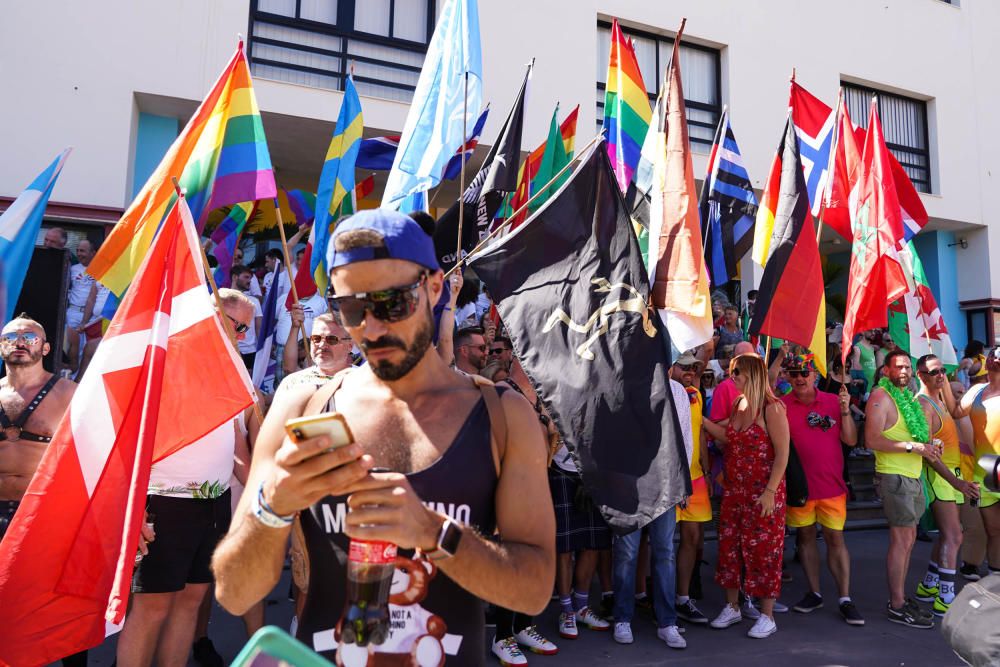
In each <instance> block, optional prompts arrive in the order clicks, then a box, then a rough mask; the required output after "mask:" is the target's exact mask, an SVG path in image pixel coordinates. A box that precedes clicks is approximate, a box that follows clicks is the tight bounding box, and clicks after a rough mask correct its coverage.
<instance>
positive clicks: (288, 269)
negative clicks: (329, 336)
mask: <svg viewBox="0 0 1000 667" xmlns="http://www.w3.org/2000/svg"><path fill="white" fill-rule="evenodd" d="M274 215H275V216H276V217H277V219H278V234H279V235H280V236H281V254H282V256H283V257H284V258H285V273H286V274H287V275H288V284H289V286H290V287H291V288H292V299H293V300H294V301H295V303H298V302H299V292H298V290H297V289H295V279H294V278H292V260H291V257H290V256H289V254H288V241H287V240H286V239H285V223H284V221H283V220H282V219H281V203H280V202H279V201H278V198H277V197H275V198H274ZM277 282H278V280H277V278H275V280H274V283H277ZM271 288H272V289H273V288H277V284H272V285H271ZM296 328H297V329H299V330H300V331H301V332H302V342H303V344H304V345H305V346H306V355H309V354H310V352H309V337H308V336H307V335H306V325H305V323H304V322H303V323H302V324H301V325H300V326H298V327H296ZM278 363H279V364H283V363H284V362H283V360H281V359H278Z"/></svg>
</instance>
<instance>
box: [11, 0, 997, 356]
mask: <svg viewBox="0 0 1000 667" xmlns="http://www.w3.org/2000/svg"><path fill="white" fill-rule="evenodd" d="M442 3H443V0H175V1H174V2H158V3H154V2H131V1H126V0H106V1H105V2H101V3H79V2H72V1H71V0H51V1H49V2H38V3H9V4H8V6H6V7H5V8H4V19H5V20H4V21H3V22H2V23H0V54H2V55H0V64H2V68H3V69H2V71H3V73H4V81H5V84H6V90H7V96H6V97H7V103H6V104H4V105H2V106H0V133H2V146H3V148H4V160H3V161H2V162H0V208H3V207H5V206H6V202H8V201H9V200H10V199H11V198H13V197H15V196H17V194H18V193H19V192H20V191H21V190H22V189H23V188H24V187H25V186H26V185H27V184H28V183H29V182H30V181H31V179H32V178H33V177H34V175H35V174H36V173H37V172H38V171H40V170H41V169H42V168H43V167H44V166H45V165H47V164H48V163H49V162H50V161H51V160H52V158H53V157H54V156H55V155H56V154H57V153H58V152H59V151H61V150H62V149H63V148H65V147H66V146H73V147H74V152H73V154H72V155H71V157H70V159H69V161H68V162H67V164H66V167H65V169H64V171H63V174H62V176H61V177H60V180H59V183H58V184H57V186H56V189H55V192H54V194H53V197H52V201H53V203H52V204H51V205H50V209H49V213H48V215H47V220H46V224H60V225H62V226H64V227H67V228H69V229H70V230H71V231H72V232H73V236H74V238H80V237H82V236H83V235H89V236H92V237H93V236H95V235H96V236H98V237H99V236H100V235H102V234H103V233H104V230H105V229H106V226H107V225H108V224H111V223H113V222H114V221H116V220H117V218H118V216H119V215H120V214H121V211H122V210H123V208H124V207H125V206H127V204H128V203H129V201H130V200H131V198H132V196H133V194H134V193H135V192H137V191H138V189H139V188H141V186H142V184H143V182H144V181H145V179H146V178H147V177H148V175H149V174H150V173H151V172H152V170H153V168H154V167H155V166H156V164H157V163H158V162H159V160H160V158H161V157H162V155H163V154H164V152H165V151H166V149H167V147H168V146H169V145H170V143H171V142H172V141H173V139H174V138H175V137H176V135H177V134H178V132H179V131H180V129H181V128H183V126H184V124H185V123H186V122H187V119H188V118H189V117H190V114H191V113H192V112H193V111H194V109H195V107H196V106H197V104H198V103H199V102H200V100H201V99H202V97H203V96H204V95H205V93H206V92H207V91H208V89H209V88H210V87H211V85H212V84H213V82H214V81H215V79H216V77H217V76H218V74H219V72H221V71H222V69H223V67H224V66H225V64H226V62H227V61H228V59H229V58H230V57H231V55H232V53H233V51H234V49H235V48H236V44H237V39H238V35H243V36H244V39H246V42H247V53H248V56H249V58H250V61H251V67H252V71H253V74H254V76H255V88H256V92H257V99H258V102H259V105H260V108H261V112H262V116H263V121H264V127H265V131H266V133H267V137H268V142H269V145H270V149H271V157H272V161H273V163H274V166H275V170H276V175H277V179H278V182H279V185H280V186H282V187H285V188H305V189H307V190H312V191H315V189H316V181H317V180H318V177H319V171H320V168H321V166H322V162H323V158H324V156H325V153H326V148H327V145H328V143H329V140H330V135H331V133H332V130H333V123H334V120H335V119H336V116H337V112H338V110H339V108H340V102H341V97H342V95H341V93H340V92H339V91H340V90H341V89H342V87H343V79H344V76H345V74H346V72H348V71H349V70H350V69H351V67H352V66H353V70H354V75H355V81H356V83H357V86H358V90H359V93H360V94H361V96H362V98H361V99H362V106H363V109H364V122H365V128H366V130H365V135H366V136H377V135H388V134H398V133H399V131H400V130H401V128H402V125H403V122H404V119H405V116H406V112H407V103H408V100H409V97H410V95H411V94H412V89H413V86H414V84H415V83H416V80H417V77H418V75H419V69H420V66H421V64H422V61H423V55H424V52H425V50H426V42H427V41H428V40H429V37H430V35H431V33H432V31H433V26H434V17H435V15H436V13H437V11H439V10H440V6H441V4H442ZM479 13H480V25H481V33H482V48H483V58H484V63H483V65H484V99H486V100H489V101H490V102H491V104H492V113H491V115H490V118H489V121H488V123H487V125H486V129H485V131H484V133H483V137H482V143H481V146H480V149H479V151H478V152H477V157H476V158H475V159H476V160H477V161H478V160H480V159H481V158H482V155H484V154H485V150H486V147H487V146H488V145H489V144H491V143H492V142H493V141H494V139H495V137H496V135H497V133H498V131H499V128H500V125H501V124H502V122H503V118H504V116H505V115H506V112H507V109H508V108H509V105H510V104H511V102H512V100H513V97H514V95H515V94H516V91H517V88H518V85H519V84H520V80H521V78H522V76H523V73H524V65H525V64H526V63H527V62H528V61H529V60H530V59H531V58H532V57H535V58H536V67H535V72H534V76H533V79H532V82H531V89H530V93H529V101H528V115H527V121H526V124H525V129H524V145H523V146H522V148H523V149H524V150H526V151H528V150H531V149H533V148H535V147H536V146H537V145H539V144H540V143H542V142H543V141H544V139H545V137H546V134H547V131H548V123H549V120H550V118H551V115H552V111H553V109H554V108H555V106H556V104H557V103H559V104H560V109H561V111H560V116H561V117H562V116H565V114H566V113H568V112H569V111H571V110H572V108H573V107H574V106H575V105H577V104H579V105H580V120H579V125H578V132H577V144H576V145H577V147H580V146H582V145H583V144H584V143H586V142H587V141H588V140H589V139H590V138H591V137H592V136H593V135H594V134H595V133H596V132H597V128H598V126H599V123H600V116H601V114H602V113H603V112H602V111H601V108H600V107H601V102H602V101H603V92H602V91H603V80H604V77H605V75H606V69H607V57H608V32H609V31H608V26H609V25H610V20H611V18H612V17H617V18H618V19H619V20H620V21H621V23H622V25H623V28H624V29H625V31H626V33H628V34H630V35H631V36H632V37H633V38H634V40H635V44H636V51H637V55H638V57H639V60H640V67H641V68H642V73H643V76H644V78H645V83H646V86H647V89H648V90H649V92H650V95H651V96H653V97H655V89H656V87H657V85H658V81H659V80H660V79H661V78H662V75H663V71H664V68H665V66H666V63H667V59H668V58H669V53H670V48H671V47H672V38H673V36H674V35H675V31H676V29H677V26H678V25H679V24H680V21H681V18H682V17H686V18H687V27H686V29H685V33H684V36H683V40H682V67H683V68H684V79H685V96H686V97H687V102H688V117H689V122H690V129H691V135H692V138H693V141H694V143H693V148H694V150H695V152H696V155H695V169H696V172H698V173H700V172H702V171H703V170H704V167H705V156H706V154H707V151H708V147H709V144H710V143H711V138H712V135H713V132H714V127H715V124H716V122H717V120H718V118H719V114H720V113H721V110H722V108H723V106H724V105H728V107H729V110H730V116H731V122H732V125H733V130H734V132H735V134H736V138H737V140H738V142H739V145H740V149H741V152H742V154H743V157H744V161H745V164H746V167H747V171H748V172H749V174H750V177H751V180H752V181H753V184H754V186H755V187H757V188H760V187H762V186H763V184H764V179H765V177H766V173H767V169H768V166H769V164H770V161H771V158H772V156H773V153H774V150H775V148H776V146H777V144H778V140H779V139H780V133H781V131H782V128H783V124H784V119H785V114H786V110H787V103H788V80H789V76H790V74H791V72H792V69H793V68H795V71H796V79H797V81H798V82H799V83H800V84H802V85H803V86H804V87H806V88H807V89H808V90H809V91H810V92H812V93H813V94H814V95H816V96H817V97H819V98H821V99H823V100H824V101H825V102H826V103H827V104H829V105H831V106H833V104H834V103H835V100H836V96H837V91H838V88H839V87H840V86H844V88H845V93H846V95H847V97H848V99H849V100H851V101H852V104H854V105H856V106H852V107H851V111H852V116H853V118H854V120H855V122H864V121H865V113H863V112H859V111H858V109H859V108H860V109H865V108H866V107H867V101H868V100H869V99H870V95H871V93H872V91H875V92H878V93H879V99H880V100H881V104H882V122H883V125H884V126H885V132H886V138H887V141H888V142H889V143H890V148H891V149H892V150H893V152H894V153H895V154H896V155H897V157H898V158H899V159H900V161H901V162H902V163H903V164H904V166H905V167H906V168H907V171H908V172H909V173H910V175H911V178H912V179H913V180H914V183H915V185H916V186H917V188H918V190H920V191H921V192H922V193H923V194H922V198H923V201H924V205H925V206H926V208H927V211H928V213H929V215H930V217H931V223H930V224H929V226H928V228H927V230H926V231H925V232H923V233H922V234H921V235H919V236H918V237H917V248H918V251H919V253H920V255H921V258H922V260H923V262H924V265H925V269H926V272H927V274H928V279H929V281H930V283H931V286H932V289H933V291H934V293H935V295H936V296H937V298H938V301H939V303H940V305H941V308H942V311H943V313H944V315H945V320H946V323H947V325H948V326H949V328H950V329H951V330H952V335H953V339H954V340H955V342H956V344H957V345H960V346H961V345H964V343H965V342H966V341H967V340H968V339H969V338H978V339H979V340H983V341H984V342H986V343H987V344H993V343H994V342H1000V260H998V266H997V270H996V271H994V270H993V267H992V262H991V258H993V257H998V258H1000V212H997V211H995V210H994V209H993V207H992V206H991V205H989V198H990V197H991V196H992V195H993V191H994V187H995V186H994V182H993V180H992V172H993V171H997V172H998V178H1000V157H998V156H1000V138H998V135H997V132H996V131H995V130H994V128H993V124H992V122H991V121H993V119H994V112H995V110H996V109H998V108H1000V83H998V80H997V77H996V74H995V70H996V68H997V66H998V65H1000V44H998V40H996V38H995V35H996V34H997V32H998V30H1000V3H997V2H995V1H994V0H952V1H951V2H947V1H945V0H881V1H880V2H874V1H873V0H837V1H832V0H821V1H816V2H800V1H796V0H697V1H696V0H674V1H671V2H649V1H648V0H647V1H641V0H542V1H539V0H535V1H533V2H529V1H528V0H479ZM360 176H361V174H359V177H360ZM379 178H380V179H381V180H380V181H377V182H378V183H381V182H383V181H384V173H382V174H380V175H379ZM379 193H380V188H379V187H378V186H377V188H376V195H377V194H379ZM456 194H457V185H455V184H449V185H447V186H446V187H445V188H444V189H443V191H442V193H441V195H440V197H439V201H438V205H440V203H441V202H443V201H446V200H447V199H448V197H449V196H450V197H454V196H455V195H456ZM847 250H848V248H847V245H846V244H844V243H839V244H838V243H835V242H834V239H833V236H832V234H826V235H824V242H823V244H822V251H823V253H824V254H828V255H830V257H831V259H832V260H833V261H835V262H839V263H844V262H846V261H847V257H848V255H847ZM744 268H745V269H747V270H746V271H745V272H744V287H750V286H752V285H750V284H749V283H752V281H753V275H752V270H751V269H750V266H749V263H748V261H745V262H744ZM841 289H846V283H845V284H844V285H843V286H842V287H841ZM994 320H995V321H996V324H994Z"/></svg>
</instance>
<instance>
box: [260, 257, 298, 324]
mask: <svg viewBox="0 0 1000 667" xmlns="http://www.w3.org/2000/svg"><path fill="white" fill-rule="evenodd" d="M273 281H274V271H271V272H269V273H267V275H265V276H264V293H265V297H264V299H265V300H267V297H266V293H267V291H268V290H269V289H271V283H272V282H273ZM291 291H292V288H291V286H290V284H289V282H288V272H287V271H285V269H284V267H282V269H281V271H279V272H278V302H277V303H276V304H275V307H274V314H275V315H277V316H278V317H281V314H282V313H283V312H285V299H286V298H287V297H288V293H289V292H291ZM281 340H284V338H282V339H281Z"/></svg>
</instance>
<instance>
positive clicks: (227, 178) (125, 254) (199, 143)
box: [87, 42, 278, 319]
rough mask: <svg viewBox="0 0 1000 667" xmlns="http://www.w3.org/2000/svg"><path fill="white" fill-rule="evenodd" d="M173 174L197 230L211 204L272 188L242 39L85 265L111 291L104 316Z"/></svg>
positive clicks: (144, 243) (142, 252)
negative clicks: (146, 179) (175, 137)
mask: <svg viewBox="0 0 1000 667" xmlns="http://www.w3.org/2000/svg"><path fill="white" fill-rule="evenodd" d="M174 178H177V179H178V180H179V181H180V185H181V187H182V188H184V189H185V190H186V193H187V194H186V199H187V204H188V206H189V207H190V209H191V216H192V218H193V219H194V221H195V223H196V225H197V228H198V231H201V229H202V228H203V227H204V225H205V221H206V219H207V216H208V213H209V212H210V211H212V210H213V209H216V208H219V207H222V206H231V205H234V204H238V203H240V202H249V201H254V200H257V199H270V198H272V197H274V196H275V195H276V194H277V192H278V190H277V187H276V186H275V183H274V173H273V172H272V170H271V157H270V154H269V153H268V150H267V140H266V138H265V137H264V126H263V124H262V123H261V119H260V110H259V109H258V108H257V98H256V97H255V96H254V92H253V82H252V80H251V77H250V69H249V68H248V67H247V60H246V54H245V53H244V52H243V42H240V44H239V46H238V47H237V49H236V53H235V54H234V55H233V58H232V60H230V61H229V64H228V65H227V66H226V69H225V70H224V71H223V73H222V76H220V77H219V79H218V81H216V82H215V85H214V86H212V89H211V90H210V91H209V93H208V96H207V97H206V98H205V100H204V101H203V102H202V103H201V106H199V107H198V110H197V111H195V113H194V116H192V118H191V120H190V121H188V124H187V125H186V126H185V127H184V130H183V131H182V132H181V133H180V135H179V136H178V137H177V139H176V140H175V141H174V143H173V145H172V146H171V147H170V149H169V150H168V151H167V154H166V155H165V156H164V158H163V160H162V161H161V162H160V165H159V166H158V167H157V168H156V171H154V172H153V175H152V176H150V177H149V180H148V181H146V184H145V185H144V186H143V188H142V190H141V191H140V192H139V194H138V195H137V196H136V198H135V199H134V200H133V201H132V203H131V205H129V207H128V209H127V210H126V211H125V214H124V215H123V216H122V218H121V220H119V221H118V224H117V225H115V227H114V229H112V230H111V234H110V235H109V236H108V238H107V239H106V240H105V241H104V244H103V245H102V246H101V249H100V250H98V251H97V254H96V255H94V259H93V260H91V262H90V266H88V267H87V273H89V274H90V275H92V276H93V277H94V278H96V279H97V280H99V281H100V282H101V283H103V284H104V285H105V286H106V287H107V288H108V289H110V290H111V295H113V296H114V297H116V298H112V297H111V296H110V295H109V298H108V303H109V304H112V305H111V306H110V307H106V308H105V313H106V315H108V316H109V319H110V316H111V315H112V314H113V313H111V312H108V310H109V308H110V309H111V310H113V308H114V304H117V302H118V301H119V300H120V299H121V298H122V297H123V296H124V294H125V290H126V289H127V288H128V286H129V283H131V282H132V278H133V276H134V275H135V274H136V271H138V270H139V265H140V264H141V263H142V260H143V258H144V257H145V256H146V252H147V251H148V249H149V246H150V243H151V242H152V240H153V236H154V235H155V234H156V230H157V229H158V228H159V226H160V223H161V221H162V220H163V218H164V216H165V215H166V213H167V211H168V210H169V209H170V207H172V206H173V204H174V201H175V200H176V199H177V193H176V191H175V190H174V184H173V181H172V179H174Z"/></svg>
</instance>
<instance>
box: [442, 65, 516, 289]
mask: <svg viewBox="0 0 1000 667" xmlns="http://www.w3.org/2000/svg"><path fill="white" fill-rule="evenodd" d="M532 66H533V65H528V71H527V73H525V75H524V81H523V82H522V83H521V90H520V91H519V92H518V94H517V99H515V100H514V106H512V107H511V109H510V113H509V114H508V115H507V120H506V121H504V124H503V128H501V130H500V136H498V137H497V140H496V143H494V144H493V147H492V148H491V149H490V152H489V153H488V154H487V155H486V159H485V160H484V161H483V166H482V168H481V169H480V170H479V173H477V174H476V177H475V178H474V179H472V182H471V183H469V186H468V187H467V188H465V192H464V193H463V194H462V198H461V199H459V200H458V201H456V202H455V203H454V204H452V205H451V207H450V208H449V209H448V210H447V211H445V213H444V215H442V216H441V218H440V219H439V220H438V222H437V226H436V227H435V228H434V250H435V252H436V253H437V256H438V262H439V263H440V264H441V268H442V269H444V270H445V271H447V270H448V269H450V268H451V267H453V266H455V263H456V262H457V261H458V258H457V257H456V256H455V250H456V248H457V247H458V207H459V206H460V205H461V206H464V207H465V220H464V221H463V222H462V250H463V252H465V253H468V252H469V251H470V250H472V249H473V248H475V247H476V244H478V243H479V241H480V239H482V238H483V237H485V236H487V235H488V234H489V233H490V225H491V224H492V222H493V217H494V216H495V215H496V214H497V211H498V210H500V205H501V204H502V203H503V196H504V195H505V194H506V193H508V192H513V191H514V190H516V189H517V169H518V165H519V164H520V161H521V130H522V129H523V128H524V98H525V95H526V93H527V90H528V79H530V78H531V68H532Z"/></svg>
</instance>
